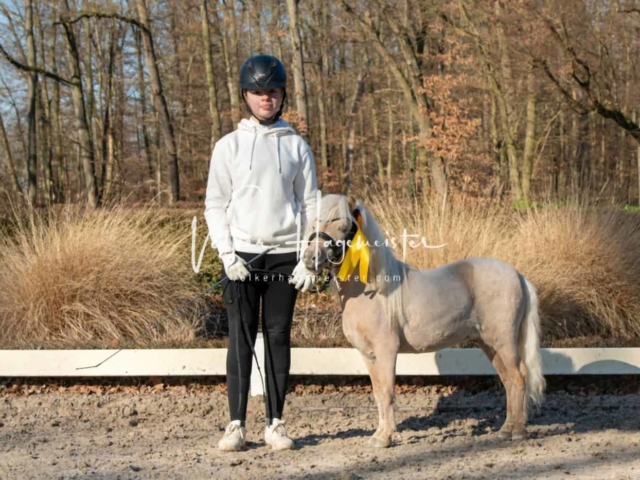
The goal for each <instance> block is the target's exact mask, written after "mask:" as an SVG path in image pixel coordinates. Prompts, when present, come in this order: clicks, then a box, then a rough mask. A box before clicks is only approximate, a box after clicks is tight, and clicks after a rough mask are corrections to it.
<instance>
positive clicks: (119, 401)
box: [0, 383, 640, 479]
mask: <svg viewBox="0 0 640 480" xmlns="http://www.w3.org/2000/svg"><path fill="white" fill-rule="evenodd" d="M222 387H223V386H222V385H220V386H218V387H217V388H214V387H211V388H206V389H190V388H188V387H186V386H182V387H168V386H166V385H163V384H162V383H157V384H156V386H155V387H153V386H148V387H146V388H143V389H140V388H137V389H133V390H135V391H133V392H128V391H126V390H125V391H118V389H113V388H111V389H110V388H102V387H100V388H97V389H95V388H93V389H92V388H91V387H82V389H81V390H80V391H81V392H82V393H70V392H77V391H78V388H76V389H73V388H71V389H69V388H64V387H60V388H58V390H59V391H55V392H52V391H51V388H36V387H30V388H29V389H24V388H23V389H22V390H21V392H22V393H11V391H8V390H7V389H6V388H5V389H4V392H2V391H0V478H2V479H12V478H189V479H196V478H234V479H240V478H293V479H298V478H299V479H302V478H310V479H311V478H338V479H358V478H367V479H368V478H380V479H382V478H385V479H386V478H403V479H404V478H430V479H432V478H451V479H462V478H491V479H494V478H554V479H558V478H562V479H565V478H598V479H601V478H615V479H628V478H634V479H635V478H638V479H640V446H639V443H640V434H639V431H640V394H638V393H636V392H637V390H636V392H634V391H633V390H634V389H631V390H632V391H631V392H629V389H627V392H625V393H616V394H615V395H612V394H607V393H606V389H604V390H605V391H604V392H603V389H600V390H599V391H596V392H590V391H589V388H579V389H575V391H573V392H572V391H571V389H569V390H566V389H563V388H556V389H555V391H552V392H551V393H549V395H548V396H547V399H546V403H545V405H544V407H543V409H542V411H541V412H540V413H539V414H537V415H536V416H535V417H534V418H533V419H532V420H531V425H530V429H529V430H530V438H529V439H527V440H524V441H520V442H512V441H501V440H499V439H498V438H497V433H496V432H497V428H499V426H500V425H501V422H502V420H503V418H504V413H505V412H504V397H503V396H502V394H501V393H500V391H499V390H498V389H497V388H489V389H484V390H482V389H480V390H479V391H465V390H464V389H462V390H460V389H447V388H442V389H438V388H433V387H432V388H429V389H417V390H415V389H414V393H401V394H399V395H398V397H397V401H396V410H397V420H398V428H399V430H398V433H397V434H396V437H395V445H394V446H393V447H392V448H389V449H386V450H377V449H372V448H371V447H369V446H368V444H367V438H368V436H369V435H371V434H372V433H373V431H374V429H375V425H376V422H377V413H376V411H375V409H374V404H373V402H372V397H371V395H370V394H367V393H362V389H361V390H360V391H358V390H357V389H352V390H349V389H342V388H339V389H337V390H336V389H335V388H333V387H331V388H327V387H324V388H322V387H319V388H316V390H319V391H321V392H327V391H333V393H313V389H309V388H297V389H296V393H291V394H290V395H289V397H288V403H287V406H286V420H287V428H288V430H289V432H290V434H291V436H293V437H295V438H296V444H297V449H296V450H294V451H290V452H280V453H277V452H272V451H271V450H270V449H269V447H266V446H265V445H264V442H263V440H262V434H263V429H264V426H263V425H264V413H263V411H264V407H263V404H262V400H261V397H257V398H252V399H251V403H250V407H249V409H250V412H249V421H248V426H247V431H248V433H247V436H248V440H249V445H248V449H247V450H246V451H244V452H240V453H223V452H219V451H218V450H217V449H216V447H215V445H216V442H217V440H218V438H219V436H220V434H221V432H222V429H223V427H224V425H225V424H226V422H227V411H226V410H227V406H226V397H225V395H224V389H223V388H222ZM56 388H57V387H56ZM87 388H88V389H87ZM310 390H311V392H310ZM39 392H40V393H39ZM110 392H111V393H110ZM113 392H115V393H113ZM438 392H440V393H438Z"/></svg>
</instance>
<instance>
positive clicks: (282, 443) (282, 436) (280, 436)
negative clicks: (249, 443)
mask: <svg viewBox="0 0 640 480" xmlns="http://www.w3.org/2000/svg"><path fill="white" fill-rule="evenodd" d="M264 441H265V443H266V444H267V445H271V448H272V449H274V450H291V449H292V448H293V440H291V439H290V438H289V437H288V436H287V431H286V430H285V428H284V422H283V421H282V420H280V419H279V418H274V419H273V423H272V424H271V426H269V427H267V428H266V429H265V431H264Z"/></svg>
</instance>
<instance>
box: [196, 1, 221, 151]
mask: <svg viewBox="0 0 640 480" xmlns="http://www.w3.org/2000/svg"><path fill="white" fill-rule="evenodd" d="M200 18H201V21H202V51H203V53H204V55H203V56H204V63H205V70H206V72H207V84H208V86H209V114H210V115H211V142H210V146H211V150H213V147H214V145H215V144H216V142H217V141H218V140H219V139H220V138H221V137H222V128H221V127H220V112H219V111H218V92H216V81H215V80H216V79H215V75H214V73H213V55H212V53H211V33H210V31H209V30H210V29H209V11H208V8H207V0H201V1H200Z"/></svg>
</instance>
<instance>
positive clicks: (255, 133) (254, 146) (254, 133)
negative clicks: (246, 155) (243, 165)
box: [249, 132, 258, 170]
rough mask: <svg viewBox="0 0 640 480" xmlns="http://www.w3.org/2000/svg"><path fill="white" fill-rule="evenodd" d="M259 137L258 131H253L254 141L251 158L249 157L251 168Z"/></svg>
mask: <svg viewBox="0 0 640 480" xmlns="http://www.w3.org/2000/svg"><path fill="white" fill-rule="evenodd" d="M257 139H258V132H253V143H252V144H251V158H250V159H249V170H251V169H252V168H253V151H254V149H255V148H256V140H257Z"/></svg>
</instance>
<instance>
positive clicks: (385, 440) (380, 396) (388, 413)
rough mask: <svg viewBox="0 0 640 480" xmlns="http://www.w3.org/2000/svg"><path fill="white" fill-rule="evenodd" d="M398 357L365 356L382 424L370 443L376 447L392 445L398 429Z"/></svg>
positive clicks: (394, 355)
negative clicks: (370, 357) (396, 414)
mask: <svg viewBox="0 0 640 480" xmlns="http://www.w3.org/2000/svg"><path fill="white" fill-rule="evenodd" d="M396 358H397V353H394V354H393V355H391V354H389V355H384V356H378V357H376V358H375V360H372V359H367V358H365V364H366V365H367V369H368V370H369V376H370V377H371V384H372V386H373V390H374V396H375V397H376V402H377V403H378V413H379V419H380V424H379V426H378V430H376V433H375V434H374V435H373V436H372V437H371V439H370V441H369V443H370V444H371V445H373V446H374V447H379V448H386V447H389V446H390V445H391V435H392V434H393V433H394V432H395V431H396V421H395V412H394V410H393V400H394V396H395V382H396Z"/></svg>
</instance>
